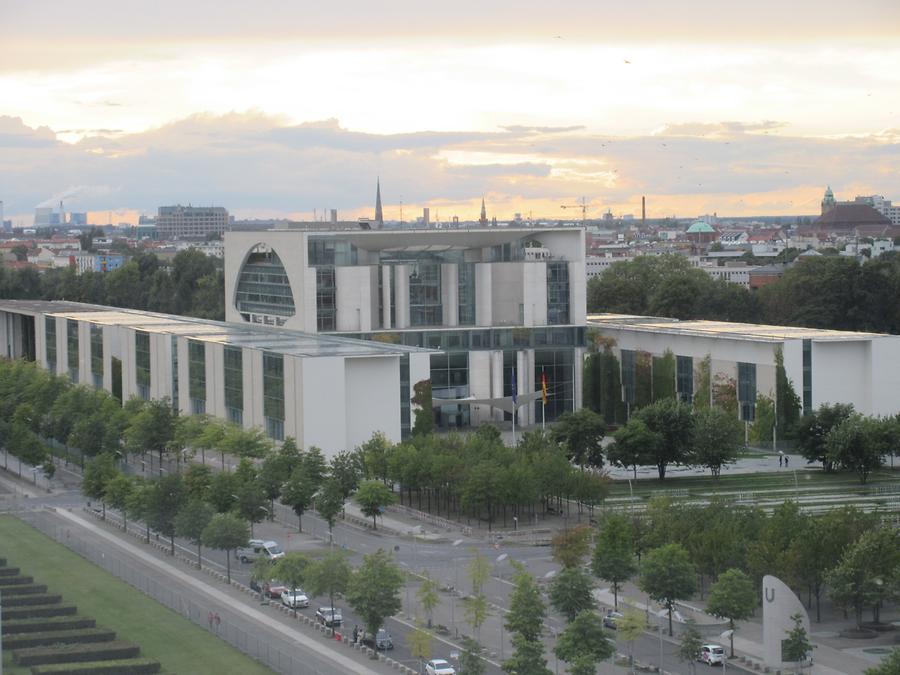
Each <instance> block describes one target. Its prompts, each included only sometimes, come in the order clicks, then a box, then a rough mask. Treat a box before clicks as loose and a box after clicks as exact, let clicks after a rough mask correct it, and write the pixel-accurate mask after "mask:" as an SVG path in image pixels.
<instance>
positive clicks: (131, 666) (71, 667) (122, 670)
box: [31, 658, 160, 675]
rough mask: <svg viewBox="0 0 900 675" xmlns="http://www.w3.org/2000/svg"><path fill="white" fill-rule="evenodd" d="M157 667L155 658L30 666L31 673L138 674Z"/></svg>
mask: <svg viewBox="0 0 900 675" xmlns="http://www.w3.org/2000/svg"><path fill="white" fill-rule="evenodd" d="M159 668H160V666H159V661H157V660H156V659H148V658H138V659H121V660H119V661H91V662H90V663H79V664H75V663H59V664H56V665H52V666H32V667H31V673H32V675H51V674H52V675H140V674H142V673H158V672H159Z"/></svg>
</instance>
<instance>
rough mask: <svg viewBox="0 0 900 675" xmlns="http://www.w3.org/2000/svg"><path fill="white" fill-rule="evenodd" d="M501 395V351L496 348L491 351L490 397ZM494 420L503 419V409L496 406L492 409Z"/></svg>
mask: <svg viewBox="0 0 900 675" xmlns="http://www.w3.org/2000/svg"><path fill="white" fill-rule="evenodd" d="M502 397H503V352H502V351H499V350H496V351H492V352H491V398H502ZM493 417H494V421H495V422H502V421H503V411H502V410H499V409H497V408H494V410H493Z"/></svg>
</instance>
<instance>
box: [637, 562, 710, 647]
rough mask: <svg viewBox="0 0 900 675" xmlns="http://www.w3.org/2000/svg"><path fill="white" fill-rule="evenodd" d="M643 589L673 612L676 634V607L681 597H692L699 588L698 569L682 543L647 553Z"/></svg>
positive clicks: (642, 567)
mask: <svg viewBox="0 0 900 675" xmlns="http://www.w3.org/2000/svg"><path fill="white" fill-rule="evenodd" d="M638 586H639V588H640V589H641V590H642V591H644V593H646V594H647V595H649V596H650V597H651V598H653V599H654V600H655V601H657V602H658V603H660V604H662V605H663V606H664V607H665V608H666V610H667V611H668V614H669V635H672V610H674V608H675V602H676V601H677V600H683V599H685V598H689V597H691V596H692V595H693V594H694V592H695V591H696V589H697V570H696V568H695V567H694V565H693V563H692V562H691V560H690V557H689V556H688V552H687V551H686V550H685V549H684V547H683V546H681V545H680V544H666V545H665V546H660V547H659V548H655V549H653V550H651V551H648V552H647V553H646V555H644V559H643V561H642V563H641V576H640V581H639V583H638Z"/></svg>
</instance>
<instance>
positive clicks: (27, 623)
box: [3, 616, 97, 635]
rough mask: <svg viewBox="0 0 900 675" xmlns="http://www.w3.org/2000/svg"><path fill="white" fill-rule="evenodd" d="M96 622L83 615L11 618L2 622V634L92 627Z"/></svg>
mask: <svg viewBox="0 0 900 675" xmlns="http://www.w3.org/2000/svg"><path fill="white" fill-rule="evenodd" d="M96 625H97V622H96V621H95V620H94V619H88V618H85V617H68V616H50V617H42V618H37V619H13V620H11V621H4V622H3V634H4V635H13V634H16V633H43V632H46V631H51V630H72V629H74V628H94V627H95V626H96Z"/></svg>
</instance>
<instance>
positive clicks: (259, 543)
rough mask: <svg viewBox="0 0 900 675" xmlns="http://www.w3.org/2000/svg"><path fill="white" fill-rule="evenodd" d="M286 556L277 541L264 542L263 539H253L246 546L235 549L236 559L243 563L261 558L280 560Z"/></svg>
mask: <svg viewBox="0 0 900 675" xmlns="http://www.w3.org/2000/svg"><path fill="white" fill-rule="evenodd" d="M283 555H284V551H283V550H281V546H279V545H278V542H277V541H263V540H262V539H251V540H250V541H249V542H247V545H246V546H241V547H240V548H237V549H235V551H234V557H235V558H237V559H238V560H240V561H241V562H242V563H248V562H253V561H254V560H256V559H257V558H259V557H260V556H262V557H265V558H268V559H269V560H278V558H280V557H281V556H283Z"/></svg>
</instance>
